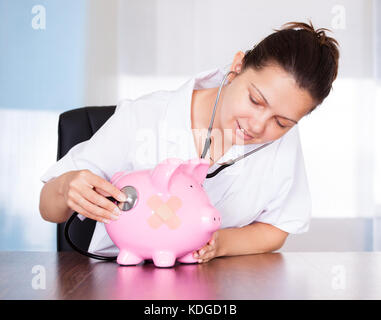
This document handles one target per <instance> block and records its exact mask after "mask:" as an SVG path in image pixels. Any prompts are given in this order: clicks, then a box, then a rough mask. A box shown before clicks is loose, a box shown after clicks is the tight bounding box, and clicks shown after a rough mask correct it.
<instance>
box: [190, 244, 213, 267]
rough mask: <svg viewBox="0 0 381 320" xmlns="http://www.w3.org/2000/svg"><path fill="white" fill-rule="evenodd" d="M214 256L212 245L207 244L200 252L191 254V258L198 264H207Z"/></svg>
mask: <svg viewBox="0 0 381 320" xmlns="http://www.w3.org/2000/svg"><path fill="white" fill-rule="evenodd" d="M215 256H216V248H215V246H214V244H211V241H210V242H209V244H207V245H205V246H204V247H202V248H201V249H200V250H198V251H195V252H194V253H193V257H194V258H195V259H197V261H198V262H199V263H203V262H208V261H209V260H211V259H213V258H214V257H215Z"/></svg>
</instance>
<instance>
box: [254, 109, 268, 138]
mask: <svg viewBox="0 0 381 320" xmlns="http://www.w3.org/2000/svg"><path fill="white" fill-rule="evenodd" d="M269 117H270V114H269V113H267V112H266V110H265V109H264V108H263V107H258V108H257V109H256V110H255V111H254V112H253V114H252V115H251V117H250V118H249V126H250V128H249V129H250V130H251V132H252V133H253V134H254V135H255V136H260V135H261V134H263V131H264V130H265V127H266V122H267V120H268V118H269Z"/></svg>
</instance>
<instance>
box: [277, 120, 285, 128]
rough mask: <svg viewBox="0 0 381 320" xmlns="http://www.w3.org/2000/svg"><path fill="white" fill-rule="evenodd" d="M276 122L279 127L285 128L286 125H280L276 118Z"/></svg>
mask: <svg viewBox="0 0 381 320" xmlns="http://www.w3.org/2000/svg"><path fill="white" fill-rule="evenodd" d="M276 123H277V124H278V126H279V127H281V128H286V126H284V125H282V124H281V123H280V122H279V120H278V119H277V120H276Z"/></svg>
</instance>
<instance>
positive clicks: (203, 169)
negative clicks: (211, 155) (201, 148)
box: [191, 158, 209, 184]
mask: <svg viewBox="0 0 381 320" xmlns="http://www.w3.org/2000/svg"><path fill="white" fill-rule="evenodd" d="M208 170H209V161H208V160H205V159H201V158H200V159H199V162H198V164H196V165H195V166H194V167H193V170H192V173H191V175H192V177H193V178H194V179H195V180H196V181H197V182H198V183H199V184H202V183H203V182H204V180H205V178H206V175H207V174H208Z"/></svg>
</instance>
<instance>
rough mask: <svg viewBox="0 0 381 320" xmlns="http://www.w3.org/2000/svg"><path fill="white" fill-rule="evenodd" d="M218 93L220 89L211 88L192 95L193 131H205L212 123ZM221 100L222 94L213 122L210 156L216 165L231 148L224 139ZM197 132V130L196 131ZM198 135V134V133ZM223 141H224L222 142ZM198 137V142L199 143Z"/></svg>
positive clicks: (194, 92) (202, 142) (195, 91)
mask: <svg viewBox="0 0 381 320" xmlns="http://www.w3.org/2000/svg"><path fill="white" fill-rule="evenodd" d="M217 93H218V88H209V89H201V90H194V91H193V94H192V112H191V115H192V129H203V130H207V129H208V128H209V125H210V121H211V118H212V115H213V108H214V104H215V101H216V97H217ZM221 98H222V92H221V96H220V100H219V101H218V103H217V107H216V114H215V117H214V120H213V126H212V132H211V139H212V144H211V146H210V149H209V153H210V156H211V158H212V162H213V163H214V162H215V161H217V160H218V159H219V158H221V157H222V156H223V154H224V153H225V151H224V150H228V149H229V148H230V147H231V145H230V146H225V144H226V143H227V141H226V139H224V130H223V128H222V126H221V123H220V114H221V113H220V110H221V105H220V103H221V101H222V100H221ZM196 131H197V130H196ZM196 134H197V133H196ZM221 139H222V141H221ZM197 140H198V139H197V137H196V141H197ZM204 143H205V138H204V141H201V144H202V145H201V146H200V149H198V150H201V152H199V155H201V153H202V151H203V150H202V148H203V147H204ZM222 146H223V147H222Z"/></svg>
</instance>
